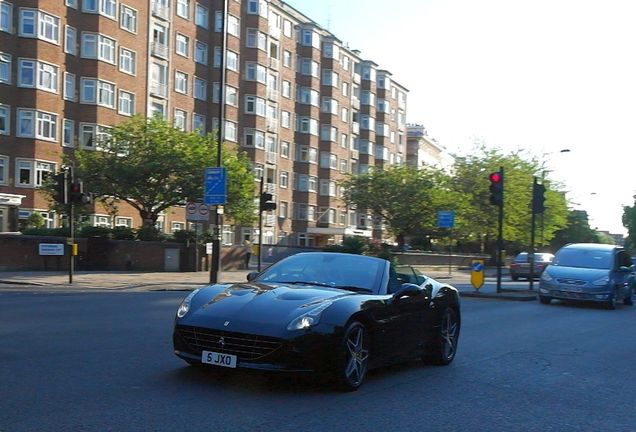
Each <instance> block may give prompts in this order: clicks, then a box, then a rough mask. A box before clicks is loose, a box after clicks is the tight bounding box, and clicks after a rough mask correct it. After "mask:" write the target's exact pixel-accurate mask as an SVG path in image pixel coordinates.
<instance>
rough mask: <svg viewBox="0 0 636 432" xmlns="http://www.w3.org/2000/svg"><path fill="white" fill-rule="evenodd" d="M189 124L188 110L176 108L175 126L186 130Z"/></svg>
mask: <svg viewBox="0 0 636 432" xmlns="http://www.w3.org/2000/svg"><path fill="white" fill-rule="evenodd" d="M187 124H188V112H187V111H186V110H182V109H179V108H175V110H174V127H175V128H177V129H179V130H181V131H185V130H186V125H187Z"/></svg>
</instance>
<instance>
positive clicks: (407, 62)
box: [285, 0, 636, 234]
mask: <svg viewBox="0 0 636 432" xmlns="http://www.w3.org/2000/svg"><path fill="white" fill-rule="evenodd" d="M285 1H286V3H288V4H289V5H291V6H292V7H294V8H295V9H297V10H298V11H300V12H302V13H303V14H305V15H306V16H307V17H309V18H310V19H312V20H313V21H315V22H317V23H318V24H320V25H321V26H322V27H324V28H326V29H328V30H329V31H330V32H331V33H333V34H334V35H335V36H336V37H338V38H339V39H340V40H342V41H343V42H345V43H348V44H349V48H350V49H359V50H360V51H361V55H362V57H363V58H364V59H366V60H372V61H375V62H376V63H378V64H379V66H380V68H382V69H386V70H388V71H390V72H391V73H392V74H393V78H394V80H396V81H397V82H398V83H400V84H401V85H403V86H405V87H406V88H407V89H408V90H409V93H408V102H407V122H408V123H418V124H423V125H424V126H425V127H426V129H427V131H428V134H429V136H431V137H432V138H435V139H437V140H438V142H439V143H440V144H441V145H443V146H444V147H446V148H447V149H448V150H449V151H450V152H451V153H454V154H457V155H466V154H470V152H471V151H473V150H474V148H475V143H476V142H481V143H483V144H485V145H486V146H487V147H491V148H499V149H501V150H503V152H504V153H510V152H515V151H522V152H524V154H527V155H528V157H529V158H530V157H533V156H536V157H538V158H539V160H541V161H544V163H545V166H546V167H547V169H548V170H549V174H548V176H549V178H550V179H552V180H553V181H558V182H560V183H561V184H562V186H563V189H565V190H566V191H568V192H567V194H566V197H567V199H568V201H569V202H570V208H573V209H579V210H586V211H587V212H588V215H589V217H590V225H591V227H592V228H597V229H599V230H605V231H610V232H612V233H622V234H626V229H625V228H624V227H623V225H622V222H621V218H622V214H623V206H624V205H629V206H633V205H634V195H636V181H635V180H634V179H636V176H632V175H631V174H632V172H631V169H630V168H631V166H632V165H633V164H636V55H635V52H636V50H635V49H634V48H635V47H636V25H634V22H635V21H636V1H633V0H596V1H591V0H531V1H520V0H519V1H518V0H479V1H476V0H391V1H386V0H285ZM566 149H567V150H569V151H567V152H561V150H566Z"/></svg>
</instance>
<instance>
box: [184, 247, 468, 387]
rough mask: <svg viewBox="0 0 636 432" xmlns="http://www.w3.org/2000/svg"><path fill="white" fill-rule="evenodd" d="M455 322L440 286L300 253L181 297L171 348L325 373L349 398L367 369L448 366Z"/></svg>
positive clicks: (343, 257) (455, 296)
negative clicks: (412, 362)
mask: <svg viewBox="0 0 636 432" xmlns="http://www.w3.org/2000/svg"><path fill="white" fill-rule="evenodd" d="M407 270H408V271H407ZM409 271H410V273H409ZM403 282H405V283H403ZM413 282H416V283H413ZM417 282H419V283H417ZM460 321H461V320H460V302H459V293H458V291H457V290H456V289H455V288H454V287H452V286H450V285H448V284H445V283H440V282H438V281H435V280H434V279H431V278H428V277H426V276H423V275H421V274H418V273H416V272H415V271H413V270H412V269H410V268H408V269H407V268H406V267H404V266H401V267H400V268H399V269H396V268H395V267H394V266H393V265H392V264H391V263H390V262H389V261H387V260H384V259H380V258H375V257H369V256H363V255H353V254H344V253H329V252H309V253H299V254H296V255H293V256H290V257H287V258H285V259H283V260H281V261H279V262H277V263H275V264H273V265H272V266H270V267H269V268H267V269H266V270H264V271H263V272H262V273H260V274H257V273H252V274H250V275H249V276H248V281H247V282H245V283H238V284H234V285H228V284H217V285H211V286H207V287H204V288H201V289H197V290H195V291H193V292H192V293H190V294H189V295H188V296H187V297H186V298H185V300H184V301H183V303H182V304H181V306H179V309H178V311H177V316H176V318H175V323H174V333H173V343H174V352H175V354H176V355H177V356H179V357H181V358H182V359H184V360H185V361H186V362H188V363H190V364H202V363H203V364H208V365H214V366H218V367H226V368H251V369H263V370H271V371H297V372H301V371H302V372H304V371H307V372H311V371H313V372H326V373H328V374H329V375H331V376H332V377H334V378H335V379H336V381H337V382H338V383H339V384H340V385H341V386H342V387H344V388H346V389H350V390H355V389H357V388H358V387H359V386H360V385H361V384H362V382H363V380H364V378H365V376H366V373H367V371H368V370H369V369H371V368H374V367H378V366H384V365H387V364H391V363H394V362H397V361H402V360H406V359H411V358H413V357H421V358H422V359H424V360H426V361H430V362H432V363H435V364H441V365H447V364H449V363H450V362H452V361H453V359H454V358H455V353H456V351H457V342H458V337H459V329H460Z"/></svg>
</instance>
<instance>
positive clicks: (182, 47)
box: [174, 33, 190, 57]
mask: <svg viewBox="0 0 636 432" xmlns="http://www.w3.org/2000/svg"><path fill="white" fill-rule="evenodd" d="M174 52H175V53H177V54H179V55H180V56H183V57H190V38H189V37H188V36H187V35H184V34H183V33H177V34H176V35H175V41H174Z"/></svg>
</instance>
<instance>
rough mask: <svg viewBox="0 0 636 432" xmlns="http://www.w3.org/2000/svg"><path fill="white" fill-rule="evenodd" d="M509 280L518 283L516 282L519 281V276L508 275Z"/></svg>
mask: <svg viewBox="0 0 636 432" xmlns="http://www.w3.org/2000/svg"><path fill="white" fill-rule="evenodd" d="M510 278H511V279H512V280H513V281H518V280H519V276H517V275H515V274H513V275H510Z"/></svg>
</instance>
